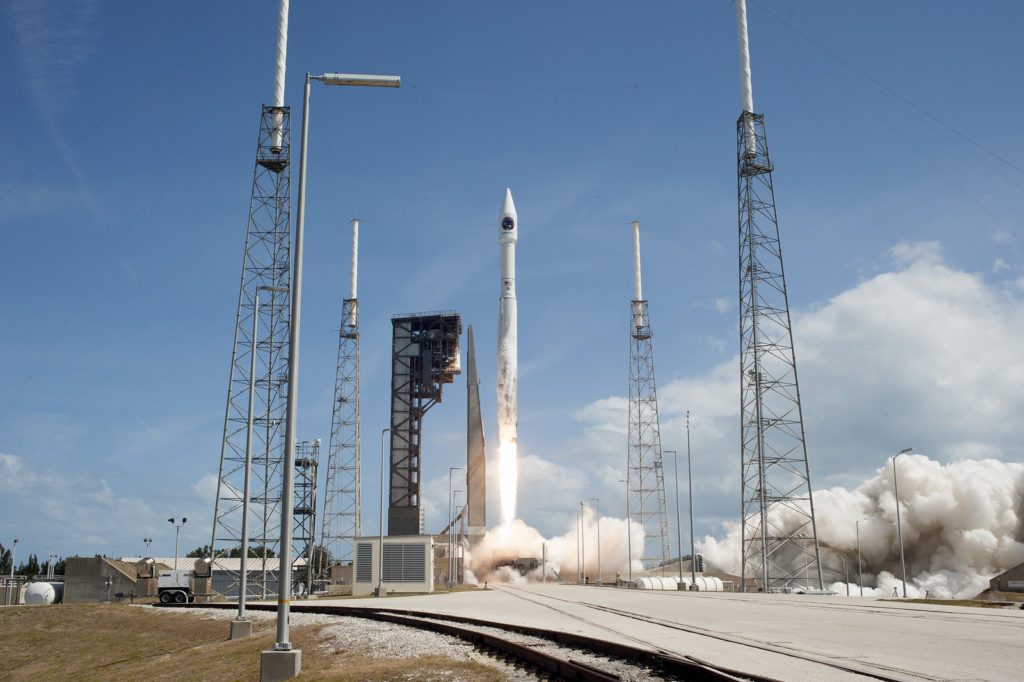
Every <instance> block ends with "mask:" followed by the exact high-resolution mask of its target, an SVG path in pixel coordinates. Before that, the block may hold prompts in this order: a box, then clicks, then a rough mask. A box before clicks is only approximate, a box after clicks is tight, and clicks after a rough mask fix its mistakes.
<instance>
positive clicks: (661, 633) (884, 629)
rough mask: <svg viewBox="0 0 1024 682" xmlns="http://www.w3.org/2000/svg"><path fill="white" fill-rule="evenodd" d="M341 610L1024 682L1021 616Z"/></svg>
mask: <svg viewBox="0 0 1024 682" xmlns="http://www.w3.org/2000/svg"><path fill="white" fill-rule="evenodd" d="M337 604H338V605H339V606H342V605H344V606H375V607H386V608H397V609H413V610H419V611H431V612H435V613H440V614H452V615H460V616H468V617H472V618H481V619H486V620H495V621H501V622H505V623H514V624H519V625H531V626H534V627H542V628H547V629H556V630H563V631H566V632H576V633H580V634H585V635H588V636H591V637H599V638H601V639H606V640H610V641H616V642H623V643H627V644H631V645H633V646H642V645H646V646H649V647H651V648H655V649H660V650H664V651H668V652H672V653H674V654H676V655H680V656H692V657H695V658H698V659H701V660H704V661H708V662H710V663H714V664H716V665H722V666H726V667H730V668H733V669H736V670H740V671H744V672H748V673H757V674H759V675H764V676H768V677H774V678H777V679H780V680H814V681H817V680H840V679H851V678H856V677H860V676H861V674H862V673H864V674H869V675H881V676H885V677H887V678H896V679H906V680H921V679H925V680H1021V679H1024V611H1021V610H1013V611H1009V610H1000V609H979V608H970V607H957V606H933V605H926V604H903V603H899V602H883V601H877V600H875V599H868V598H858V597H821V596H806V595H763V594H732V593H694V592H656V591H644V590H624V589H616V588H612V587H594V586H590V587H587V586H579V585H519V586H512V585H504V586H498V587H494V586H492V589H490V590H487V591H481V592H458V593H454V594H443V595H442V594H436V595H423V596H416V597H391V598H388V599H386V600H380V599H345V600H338V601H337Z"/></svg>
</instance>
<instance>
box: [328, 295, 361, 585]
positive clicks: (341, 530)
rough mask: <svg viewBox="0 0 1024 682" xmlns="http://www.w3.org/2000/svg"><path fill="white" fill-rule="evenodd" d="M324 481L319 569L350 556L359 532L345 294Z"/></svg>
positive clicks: (351, 324)
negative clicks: (321, 549) (321, 548)
mask: <svg viewBox="0 0 1024 682" xmlns="http://www.w3.org/2000/svg"><path fill="white" fill-rule="evenodd" d="M328 447H329V450H328V455H327V476H326V480H325V483H324V506H323V522H322V526H321V530H320V544H321V545H322V547H323V550H324V551H323V552H321V553H320V563H321V564H322V565H321V566H317V570H318V571H319V572H321V573H323V572H324V571H325V570H327V568H329V567H330V566H331V565H333V564H338V563H345V562H351V561H352V560H353V559H354V555H353V541H354V538H357V537H359V536H361V535H362V527H363V524H362V511H361V510H362V507H363V505H362V492H361V481H362V477H361V473H360V466H361V465H360V453H359V301H358V300H357V299H354V298H347V299H345V301H344V303H343V304H342V308H341V328H340V330H339V331H338V366H337V370H336V372H335V376H334V410H333V413H332V415H331V440H330V444H329V446H328Z"/></svg>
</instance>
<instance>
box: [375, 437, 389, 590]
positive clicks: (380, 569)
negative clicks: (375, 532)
mask: <svg viewBox="0 0 1024 682" xmlns="http://www.w3.org/2000/svg"><path fill="white" fill-rule="evenodd" d="M389 431H391V429H383V430H382V431H381V432H380V539H379V541H380V548H379V549H380V553H379V556H378V560H377V596H378V597H379V596H381V593H382V592H383V590H384V434H386V433H388V432H389Z"/></svg>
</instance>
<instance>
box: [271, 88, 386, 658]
mask: <svg viewBox="0 0 1024 682" xmlns="http://www.w3.org/2000/svg"><path fill="white" fill-rule="evenodd" d="M314 80H316V81H320V82H321V83H324V84H326V85H373V86H382V87H393V88H397V87H398V86H399V85H400V84H401V79H400V78H399V77H398V76H363V75H358V74H337V73H325V74H323V75H320V76H313V75H311V74H309V73H307V74H306V84H305V87H304V88H303V91H302V143H301V145H300V147H299V205H298V207H297V210H296V212H295V252H294V256H293V262H292V286H291V294H292V305H291V320H290V321H289V324H288V332H289V333H288V408H287V420H286V422H285V436H284V437H285V443H284V470H283V471H282V472H281V538H280V559H279V560H278V579H277V641H276V642H275V643H274V651H291V649H292V644H291V642H290V641H289V639H288V637H289V633H288V616H289V613H290V611H291V601H290V598H291V586H292V585H291V583H292V565H291V564H292V515H293V513H294V509H293V506H294V491H293V490H292V486H293V483H294V476H295V471H294V470H295V430H296V428H295V427H296V419H297V412H298V395H299V328H300V325H301V320H302V244H303V241H302V239H303V227H304V225H305V217H306V215H305V214H306V155H307V154H306V153H307V149H308V146H309V145H308V143H309V83H310V81H314ZM383 551H384V547H383V543H382V545H381V552H382V553H383Z"/></svg>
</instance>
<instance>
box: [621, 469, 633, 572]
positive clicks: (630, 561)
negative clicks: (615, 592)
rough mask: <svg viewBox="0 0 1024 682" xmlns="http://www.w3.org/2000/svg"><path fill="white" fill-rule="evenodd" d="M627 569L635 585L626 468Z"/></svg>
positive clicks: (627, 470) (627, 471) (627, 473)
mask: <svg viewBox="0 0 1024 682" xmlns="http://www.w3.org/2000/svg"><path fill="white" fill-rule="evenodd" d="M619 483H625V484H626V569H627V570H628V571H629V583H630V584H631V585H632V584H633V534H632V533H631V532H630V530H629V467H628V466H627V467H626V480H624V481H621V480H620V481H619Z"/></svg>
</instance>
